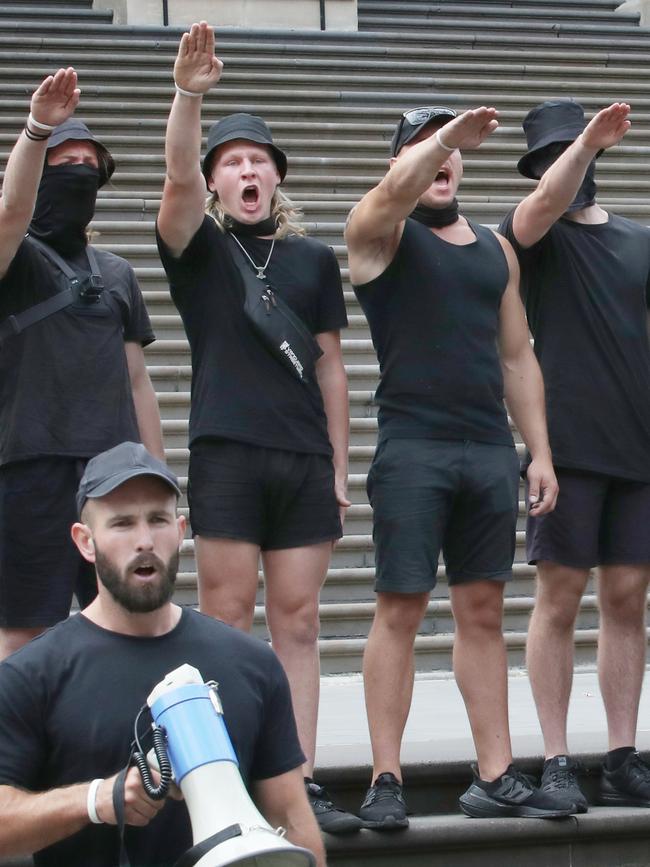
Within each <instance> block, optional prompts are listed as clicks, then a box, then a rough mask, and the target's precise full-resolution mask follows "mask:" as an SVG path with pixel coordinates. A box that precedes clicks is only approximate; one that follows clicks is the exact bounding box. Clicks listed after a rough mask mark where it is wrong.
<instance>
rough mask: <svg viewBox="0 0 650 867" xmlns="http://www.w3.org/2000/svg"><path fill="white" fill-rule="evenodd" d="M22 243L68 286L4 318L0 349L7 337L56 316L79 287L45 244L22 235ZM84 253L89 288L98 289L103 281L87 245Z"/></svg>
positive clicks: (67, 269)
mask: <svg viewBox="0 0 650 867" xmlns="http://www.w3.org/2000/svg"><path fill="white" fill-rule="evenodd" d="M25 240H26V241H28V242H29V243H30V244H32V245H33V246H35V247H36V248H37V249H38V250H39V251H40V252H41V253H42V254H43V256H45V258H46V259H47V260H48V261H49V262H51V263H52V264H53V265H55V266H56V267H57V268H58V269H59V271H61V273H62V274H63V276H64V277H66V278H67V279H68V282H69V284H70V285H69V286H68V288H67V289H64V290H63V291H62V292H57V293H56V295H51V296H50V297H49V298H46V299H45V300H44V301H39V303H38V304H34V305H33V306H32V307H28V308H27V310H23V311H22V312H21V313H16V314H15V315H14V314H12V315H11V316H8V317H7V318H6V319H5V320H4V322H2V323H0V346H1V345H2V344H3V343H4V341H5V340H7V339H8V338H9V337H12V336H13V335H15V334H20V332H21V331H24V330H25V329H26V328H29V327H30V326H31V325H36V323H37V322H41V321H42V320H43V319H47V317H48V316H52V314H54V313H58V311H59V310H63V309H64V308H65V307H69V306H70V304H73V303H74V301H75V300H76V298H77V291H76V290H77V287H78V285H79V278H78V277H77V275H76V274H75V272H74V271H73V270H72V268H71V267H70V265H68V263H67V262H66V261H65V259H63V258H62V257H61V256H59V254H58V253H57V252H56V250H53V249H52V248H51V247H48V245H47V244H44V243H43V242H42V241H39V240H38V238H33V237H32V236H31V235H26V236H25ZM86 253H87V255H88V264H89V265H90V271H91V279H92V280H93V285H95V286H96V287H98V288H102V287H103V285H104V281H103V279H102V275H101V272H100V270H99V266H98V264H97V257H96V256H95V251H94V250H93V248H92V247H91V246H88V247H86Z"/></svg>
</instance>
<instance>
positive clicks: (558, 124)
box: [517, 99, 602, 180]
mask: <svg viewBox="0 0 650 867" xmlns="http://www.w3.org/2000/svg"><path fill="white" fill-rule="evenodd" d="M586 125H587V122H586V120H585V112H584V109H583V107H582V106H581V105H580V103H579V102H576V101H575V99H547V100H546V102H542V103H540V105H536V106H535V108H532V109H531V110H530V111H529V112H528V114H527V115H526V117H525V118H524V122H523V128H524V132H525V134H526V143H527V145H528V152H527V153H525V154H524V155H523V157H522V158H521V159H520V160H519V162H518V163H517V168H518V169H519V172H520V174H522V175H523V176H524V177H525V178H533V179H534V180H537V179H538V178H539V172H537V171H536V162H537V158H538V157H539V156H540V155H541V151H543V150H544V148H547V147H548V146H549V145H552V144H562V143H565V144H567V145H568V144H570V143H571V142H574V141H575V140H576V139H577V138H578V136H579V135H580V133H581V132H582V131H583V130H584V128H585V126H586ZM601 153H602V151H599V153H598V154H596V156H597V157H599V156H600V154H601Z"/></svg>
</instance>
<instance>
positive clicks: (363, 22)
mask: <svg viewBox="0 0 650 867" xmlns="http://www.w3.org/2000/svg"><path fill="white" fill-rule="evenodd" d="M358 10H359V27H360V28H361V29H366V28H367V26H368V24H369V23H370V22H372V21H374V20H376V19H377V18H381V19H389V20H391V21H392V20H397V21H400V20H402V19H406V18H413V19H416V20H417V21H418V22H419V21H421V20H426V21H427V22H429V23H430V24H433V25H435V26H437V24H438V22H439V21H440V20H441V19H442V18H451V19H453V20H457V19H459V18H461V17H462V18H468V19H470V20H471V19H477V18H478V19H480V20H483V21H485V20H488V21H489V20H491V19H494V20H495V22H496V23H497V24H504V23H506V24H514V23H517V22H522V23H524V22H525V23H527V22H529V21H534V22H544V21H547V20H549V19H550V20H552V21H553V22H558V23H562V24H564V23H566V22H571V23H576V24H596V23H598V24H606V25H608V26H610V27H613V28H618V27H630V26H636V25H638V23H639V14H638V13H630V12H627V13H625V12H623V13H621V12H619V13H616V11H615V10H614V8H612V7H611V6H610V8H609V9H602V8H593V7H583V6H568V7H564V5H563V6H558V5H553V6H546V4H544V3H536V4H528V5H521V6H520V5H515V4H512V3H476V2H474V3H470V2H465V3H455V2H452V3H428V2H404V0H400V2H387V0H359V3H358Z"/></svg>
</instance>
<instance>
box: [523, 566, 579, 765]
mask: <svg viewBox="0 0 650 867" xmlns="http://www.w3.org/2000/svg"><path fill="white" fill-rule="evenodd" d="M588 578H589V570H588V569H574V568H572V567H570V566H561V565H559V564H558V563H550V562H548V561H544V562H540V563H538V565H537V596H536V599H535V607H534V609H533V614H532V617H531V618H530V624H529V626H528V642H527V646H526V664H527V666H528V675H529V677H530V685H531V687H532V690H533V696H534V698H535V704H536V706H537V716H538V717H539V723H540V726H541V728H542V735H543V737H544V750H545V753H546V758H552V757H553V756H561V755H567V754H568V752H569V750H568V745H567V732H566V727H567V714H568V710H569V699H570V698H571V686H572V684H573V646H574V645H573V640H574V639H573V636H574V627H575V621H576V617H577V616H578V611H579V609H580V600H581V599H582V594H583V593H584V591H585V587H586V585H587V580H588Z"/></svg>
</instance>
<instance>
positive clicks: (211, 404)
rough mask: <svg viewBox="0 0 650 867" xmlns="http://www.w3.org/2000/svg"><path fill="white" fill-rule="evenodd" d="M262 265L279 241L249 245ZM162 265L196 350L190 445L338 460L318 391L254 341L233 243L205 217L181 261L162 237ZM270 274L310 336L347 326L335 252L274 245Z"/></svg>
mask: <svg viewBox="0 0 650 867" xmlns="http://www.w3.org/2000/svg"><path fill="white" fill-rule="evenodd" d="M240 240H241V242H242V244H243V245H244V246H245V247H246V249H247V250H248V252H249V254H250V256H251V257H252V259H253V260H254V261H255V262H258V263H260V264H262V263H264V262H265V261H266V259H267V256H268V254H269V250H270V247H271V241H269V240H264V239H262V238H255V237H252V238H250V237H246V238H244V237H241V238H240ZM158 247H159V250H160V257H161V259H162V262H163V265H164V266H165V270H166V272H167V276H168V278H169V283H170V289H171V294H172V298H173V300H174V303H175V304H176V306H177V307H178V310H179V312H180V314H181V317H182V319H183V324H184V326H185V331H186V332H187V337H188V340H189V343H190V349H191V352H192V407H191V410H190V437H189V438H190V445H191V444H192V443H193V442H194V441H195V440H197V439H199V438H200V437H225V438H227V439H232V440H238V441H240V442H248V443H252V444H254V445H261V446H268V447H270V448H277V449H287V450H291V451H297V452H306V453H310V454H326V455H330V454H331V453H332V448H331V445H330V442H329V438H328V435H327V419H326V416H325V411H324V409H323V399H322V396H321V393H320V389H319V387H318V383H317V382H315V381H313V382H310V383H307V384H305V383H302V382H300V381H299V380H298V379H297V378H296V377H295V375H294V374H293V373H292V372H291V371H289V370H287V369H286V368H285V367H284V365H282V364H281V363H280V362H279V361H278V360H276V359H275V358H274V357H273V356H272V355H271V354H270V352H269V351H268V350H267V349H266V348H265V347H264V346H263V345H262V343H261V342H260V340H259V338H258V337H256V336H255V334H254V332H253V330H252V327H251V325H250V324H249V323H248V321H247V319H246V317H245V315H244V312H243V303H244V287H243V280H242V277H241V274H240V272H239V271H238V270H237V267H236V266H235V264H234V261H233V258H232V254H231V252H230V250H229V242H228V240H227V238H226V236H225V235H224V233H223V232H221V231H220V229H219V228H218V227H217V225H216V223H215V221H214V220H213V219H212V218H211V217H209V216H206V217H205V218H204V220H203V223H202V225H201V227H200V228H199V230H198V231H197V233H196V235H195V236H194V238H193V239H192V241H191V242H190V244H189V245H188V247H187V248H186V249H185V251H184V252H183V255H182V256H181V257H180V258H178V259H175V258H174V257H173V256H171V254H170V253H169V250H168V249H167V247H166V245H165V243H164V242H163V241H162V239H161V238H160V237H158ZM266 275H267V277H268V279H269V282H270V283H271V285H272V286H273V287H274V288H275V289H276V290H277V292H278V294H279V295H280V296H281V297H282V299H283V300H284V301H286V302H287V304H289V306H290V307H291V308H292V309H293V311H294V312H295V313H297V315H298V316H299V317H300V318H301V319H302V321H303V322H304V323H305V325H306V326H307V328H308V329H309V330H310V331H311V332H312V334H320V333H323V332H326V331H336V330H339V329H341V328H345V326H346V325H347V318H346V313H345V302H344V299H343V291H342V288H341V275H340V272H339V268H338V264H337V261H336V258H335V256H334V253H333V252H332V250H331V249H330V248H329V247H327V246H325V245H324V244H322V243H321V242H320V241H316V240H314V239H312V238H301V237H298V236H295V235H294V236H290V237H289V238H286V239H285V240H282V241H276V243H275V247H274V250H273V254H272V256H271V260H270V262H269V266H268V269H267V271H266Z"/></svg>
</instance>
